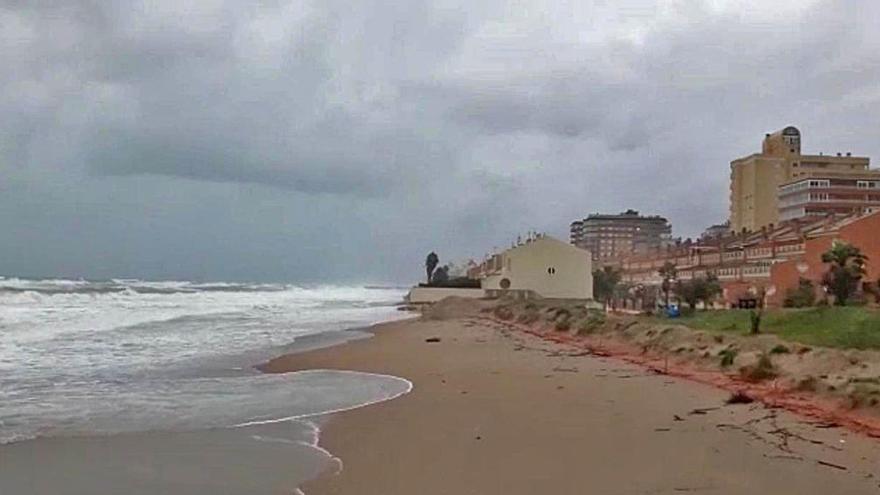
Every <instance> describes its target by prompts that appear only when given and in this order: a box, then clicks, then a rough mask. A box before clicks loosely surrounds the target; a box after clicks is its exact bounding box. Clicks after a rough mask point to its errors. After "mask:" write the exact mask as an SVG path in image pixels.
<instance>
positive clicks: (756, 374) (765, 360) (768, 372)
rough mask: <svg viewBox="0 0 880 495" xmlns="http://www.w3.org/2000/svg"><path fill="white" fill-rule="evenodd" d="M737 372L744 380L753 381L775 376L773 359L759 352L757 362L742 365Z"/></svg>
mask: <svg viewBox="0 0 880 495" xmlns="http://www.w3.org/2000/svg"><path fill="white" fill-rule="evenodd" d="M739 372H740V376H742V378H743V379H744V380H746V381H750V382H754V383H757V382H762V381H764V380H769V379H771V378H776V375H777V373H776V367H775V366H774V365H773V361H771V360H770V356H768V355H766V354H761V357H759V358H758V362H757V363H755V364H754V365H751V366H743V368H742V369H741V370H739Z"/></svg>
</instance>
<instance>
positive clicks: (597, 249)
mask: <svg viewBox="0 0 880 495" xmlns="http://www.w3.org/2000/svg"><path fill="white" fill-rule="evenodd" d="M869 164H870V160H869V159H868V158H867V157H859V156H852V154H851V153H849V152H846V153H837V154H835V155H825V154H822V153H820V154H818V155H804V154H802V153H801V133H800V131H799V130H798V129H797V128H795V127H786V128H784V129H782V130H780V131H777V132H774V133H769V134H766V135H765V137H764V141H763V143H762V147H761V152H760V153H753V154H751V155H748V156H745V157H743V158H738V159H735V160H733V161H732V162H731V163H730V196H729V204H730V216H729V218H728V219H727V220H726V221H725V222H723V223H719V224H716V225H711V226H709V227H707V228H706V229H705V230H704V231H703V233H702V235H700V237H699V239H697V240H691V239H686V240H682V239H681V238H673V237H672V225H671V224H670V222H669V221H668V220H667V219H666V218H664V217H662V216H659V215H642V214H640V213H639V212H638V211H636V210H632V209H629V210H626V211H623V212H622V213H592V214H590V215H588V216H587V217H586V218H582V219H577V220H575V221H573V222H571V224H570V229H569V242H568V243H565V242H562V241H558V240H556V239H553V238H550V237H548V236H546V235H543V234H535V233H529V234H528V235H527V236H526V238H525V239H524V240H523V239H522V238H518V239H517V240H516V242H514V243H513V245H512V246H511V248H510V249H507V250H505V251H502V252H495V253H492V254H488V255H486V257H485V258H484V259H483V261H482V262H480V263H477V262H471V263H470V264H469V265H468V267H467V276H468V277H470V278H473V279H479V280H480V285H481V291H477V292H476V293H475V294H477V295H488V296H500V295H503V294H508V295H511V296H515V297H551V298H570V299H590V298H592V270H593V269H594V268H597V269H603V268H606V267H610V268H613V269H616V270H619V271H620V273H621V281H622V283H623V284H624V286H625V287H628V288H629V289H628V290H630V293H631V294H639V295H640V296H639V298H640V299H641V302H640V303H639V304H640V305H644V304H654V303H656V302H657V300H658V299H657V294H658V291H659V289H660V287H661V285H663V282H664V281H663V280H662V279H661V276H660V268H661V267H664V266H666V267H668V266H669V265H672V266H674V268H675V271H676V272H677V279H678V280H682V281H683V280H690V279H693V278H697V277H715V278H717V279H718V282H719V283H720V285H721V288H722V293H723V296H722V297H723V303H724V304H725V305H730V306H740V307H742V306H748V305H754V304H756V301H757V300H759V299H760V300H761V301H763V302H766V303H767V304H769V305H780V304H782V302H783V299H784V297H785V294H786V292H787V291H788V290H790V289H792V288H796V287H798V285H799V283H801V282H802V281H803V279H807V280H809V281H811V282H813V284H814V286H815V287H817V288H818V287H821V286H822V284H821V281H822V276H823V274H824V273H825V271H827V267H826V266H825V264H824V263H823V262H822V253H823V252H825V251H827V250H828V249H829V248H830V247H831V245H832V244H833V243H834V242H837V241H843V242H848V243H851V244H853V245H855V246H856V247H858V248H859V249H860V250H861V251H862V252H863V253H864V254H865V255H867V258H868V265H867V274H866V280H869V281H875V280H877V279H878V277H880V263H875V262H874V261H873V260H880V241H877V239H878V237H877V233H878V232H880V171H877V170H871V169H870V168H869ZM875 213H876V214H875ZM623 297H624V298H626V296H623ZM632 309H644V308H640V307H634V308H632Z"/></svg>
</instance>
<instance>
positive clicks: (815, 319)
mask: <svg viewBox="0 0 880 495" xmlns="http://www.w3.org/2000/svg"><path fill="white" fill-rule="evenodd" d="M750 313H751V312H750V311H749V310H738V309H732V310H724V311H699V312H696V313H694V314H692V315H687V316H683V317H681V318H678V319H677V320H676V321H677V322H678V323H681V324H683V325H686V326H688V327H691V328H695V329H700V330H709V331H716V332H731V333H737V334H740V335H748V334H749V331H750V328H751V322H750ZM663 321H664V322H665V323H668V322H669V320H668V319H665V318H664V319H663ZM761 330H762V332H764V333H770V334H774V335H777V336H779V337H780V338H782V339H785V340H788V341H792V342H800V343H802V344H807V345H817V346H825V347H845V348H855V349H880V311H878V310H873V309H869V308H865V307H855V306H847V307H840V306H820V307H815V308H807V309H778V310H767V311H765V312H764V315H763V318H762V321H761Z"/></svg>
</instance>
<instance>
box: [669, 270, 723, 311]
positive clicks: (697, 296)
mask: <svg viewBox="0 0 880 495" xmlns="http://www.w3.org/2000/svg"><path fill="white" fill-rule="evenodd" d="M675 293H676V294H678V296H679V297H680V298H682V299H683V300H684V302H686V303H687V305H688V307H690V309H694V308H696V307H697V303H699V302H702V303H703V305H704V306H708V305H709V303H710V302H712V301H713V300H714V299H715V298H716V297H718V295H719V294H721V284H720V283H719V282H718V278H717V277H715V275H708V276H706V277H694V278H692V279H690V280H679V281H678V283H677V284H676V286H675Z"/></svg>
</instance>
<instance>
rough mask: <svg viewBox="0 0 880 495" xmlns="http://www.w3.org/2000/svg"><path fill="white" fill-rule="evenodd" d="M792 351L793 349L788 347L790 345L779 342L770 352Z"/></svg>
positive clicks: (782, 352)
mask: <svg viewBox="0 0 880 495" xmlns="http://www.w3.org/2000/svg"><path fill="white" fill-rule="evenodd" d="M790 352H791V351H790V350H789V349H788V347H785V346H784V345H782V344H778V345H776V346H775V347H774V348H773V349H770V354H788V353H790Z"/></svg>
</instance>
